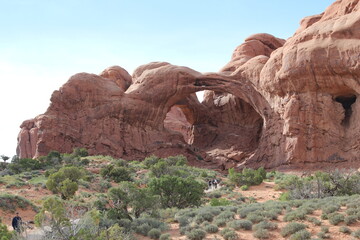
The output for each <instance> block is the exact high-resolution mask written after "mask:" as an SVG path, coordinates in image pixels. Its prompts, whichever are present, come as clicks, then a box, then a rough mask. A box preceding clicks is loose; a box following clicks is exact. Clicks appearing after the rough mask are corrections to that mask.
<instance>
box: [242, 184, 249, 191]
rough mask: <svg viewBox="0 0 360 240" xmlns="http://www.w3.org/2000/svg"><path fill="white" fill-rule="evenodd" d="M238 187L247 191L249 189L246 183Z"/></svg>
mask: <svg viewBox="0 0 360 240" xmlns="http://www.w3.org/2000/svg"><path fill="white" fill-rule="evenodd" d="M240 189H241V190H242V191H247V190H249V186H248V185H242V186H241V187H240Z"/></svg>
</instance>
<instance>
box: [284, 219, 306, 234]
mask: <svg viewBox="0 0 360 240" xmlns="http://www.w3.org/2000/svg"><path fill="white" fill-rule="evenodd" d="M306 227H307V226H306V225H305V224H302V223H297V222H291V223H288V224H286V225H285V226H284V227H283V228H282V229H281V236H283V237H287V236H289V235H291V234H294V233H296V232H298V231H300V230H303V229H305V228H306Z"/></svg>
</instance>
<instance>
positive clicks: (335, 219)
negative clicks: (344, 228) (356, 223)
mask: <svg viewBox="0 0 360 240" xmlns="http://www.w3.org/2000/svg"><path fill="white" fill-rule="evenodd" d="M328 217H329V222H330V223H331V224H332V225H338V224H339V223H340V222H342V221H344V219H345V217H344V215H342V214H340V213H332V214H329V216H328Z"/></svg>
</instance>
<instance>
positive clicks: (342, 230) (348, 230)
mask: <svg viewBox="0 0 360 240" xmlns="http://www.w3.org/2000/svg"><path fill="white" fill-rule="evenodd" d="M339 232H342V233H346V234H350V233H351V229H350V228H348V227H346V226H341V227H340V228H339Z"/></svg>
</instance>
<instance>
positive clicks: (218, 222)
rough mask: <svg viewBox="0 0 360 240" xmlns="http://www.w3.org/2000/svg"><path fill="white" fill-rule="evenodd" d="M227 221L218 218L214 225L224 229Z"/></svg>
mask: <svg viewBox="0 0 360 240" xmlns="http://www.w3.org/2000/svg"><path fill="white" fill-rule="evenodd" d="M226 222H227V220H226V219H224V218H218V219H215V220H214V224H215V225H216V226H218V227H224V226H225V225H226Z"/></svg>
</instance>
